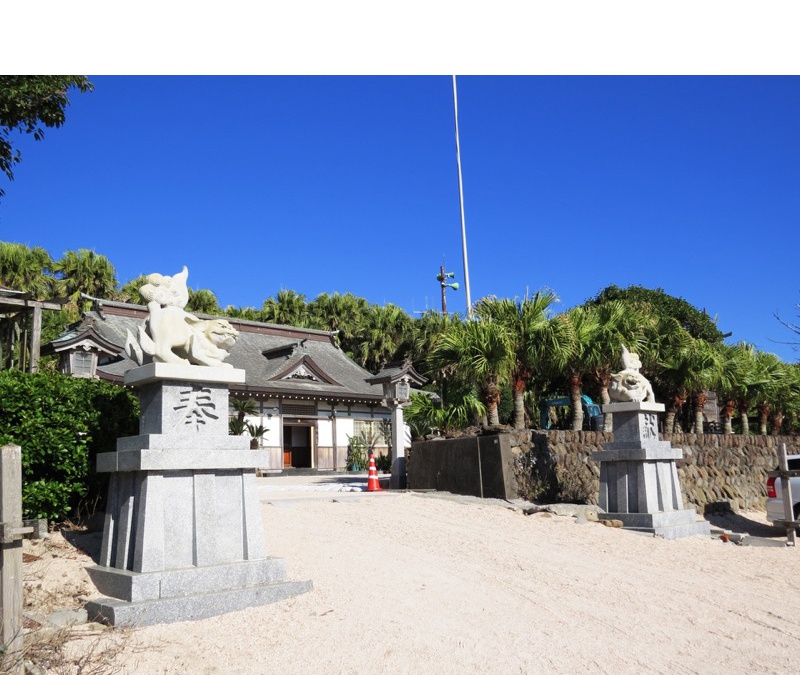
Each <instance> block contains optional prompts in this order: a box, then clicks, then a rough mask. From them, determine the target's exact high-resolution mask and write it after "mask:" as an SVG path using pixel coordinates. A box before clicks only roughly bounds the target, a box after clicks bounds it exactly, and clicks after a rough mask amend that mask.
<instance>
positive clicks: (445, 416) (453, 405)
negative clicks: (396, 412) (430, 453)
mask: <svg viewBox="0 0 800 675" xmlns="http://www.w3.org/2000/svg"><path fill="white" fill-rule="evenodd" d="M485 414H486V406H485V405H484V404H483V403H482V402H481V401H480V400H479V399H478V398H477V397H476V396H475V394H474V393H473V392H471V391H461V392H458V393H451V395H450V396H449V397H448V399H447V400H446V401H445V402H444V403H441V402H438V401H435V400H434V399H432V398H431V397H430V396H428V395H426V394H412V395H411V402H410V403H409V404H408V405H407V406H406V407H405V408H404V409H403V417H404V420H405V422H406V424H408V426H409V429H410V430H411V435H412V437H413V438H424V437H425V436H427V435H428V434H430V433H432V432H439V433H443V434H447V433H448V432H450V431H454V430H456V429H465V428H466V427H468V426H470V425H471V424H473V423H474V421H475V419H476V418H477V417H480V416H482V415H485Z"/></svg>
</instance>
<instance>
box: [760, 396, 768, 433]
mask: <svg viewBox="0 0 800 675" xmlns="http://www.w3.org/2000/svg"><path fill="white" fill-rule="evenodd" d="M768 419H769V403H760V404H759V405H758V433H759V434H761V435H762V436H766V435H767V420H768Z"/></svg>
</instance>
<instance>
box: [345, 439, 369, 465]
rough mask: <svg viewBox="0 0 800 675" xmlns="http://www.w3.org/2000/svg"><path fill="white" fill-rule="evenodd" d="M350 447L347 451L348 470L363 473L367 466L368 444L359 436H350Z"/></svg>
mask: <svg viewBox="0 0 800 675" xmlns="http://www.w3.org/2000/svg"><path fill="white" fill-rule="evenodd" d="M347 440H348V441H350V445H349V447H348V450H347V470H348V471H361V468H362V467H366V466H367V444H366V443H365V442H364V439H362V438H360V437H358V436H348V437H347Z"/></svg>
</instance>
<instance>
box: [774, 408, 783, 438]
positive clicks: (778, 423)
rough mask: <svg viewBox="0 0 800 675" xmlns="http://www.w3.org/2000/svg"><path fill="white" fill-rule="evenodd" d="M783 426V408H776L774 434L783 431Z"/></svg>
mask: <svg viewBox="0 0 800 675" xmlns="http://www.w3.org/2000/svg"><path fill="white" fill-rule="evenodd" d="M782 426H783V410H781V409H780V408H775V412H773V413H772V435H773V436H778V435H780V433H781V427H782Z"/></svg>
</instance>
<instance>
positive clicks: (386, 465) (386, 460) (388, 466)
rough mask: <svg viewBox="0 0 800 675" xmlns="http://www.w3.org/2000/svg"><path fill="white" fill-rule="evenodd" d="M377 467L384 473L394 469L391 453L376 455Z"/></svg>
mask: <svg viewBox="0 0 800 675" xmlns="http://www.w3.org/2000/svg"><path fill="white" fill-rule="evenodd" d="M375 468H376V469H378V471H381V472H383V473H389V472H390V471H391V470H392V459H391V457H389V455H376V456H375Z"/></svg>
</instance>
